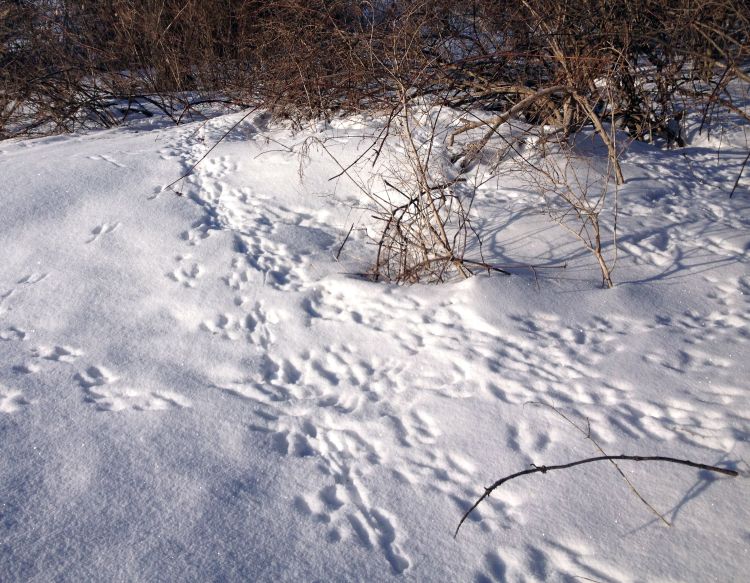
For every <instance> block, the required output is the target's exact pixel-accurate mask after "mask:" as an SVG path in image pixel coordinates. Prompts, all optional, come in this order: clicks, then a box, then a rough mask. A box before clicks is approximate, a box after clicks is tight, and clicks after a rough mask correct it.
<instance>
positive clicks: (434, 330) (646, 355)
mask: <svg viewBox="0 0 750 583" xmlns="http://www.w3.org/2000/svg"><path fill="white" fill-rule="evenodd" d="M237 119H238V118H237V117H233V116H227V117H220V118H216V119H214V120H212V121H211V122H209V123H207V124H205V125H199V124H192V125H188V126H184V127H180V128H167V129H156V128H155V129H152V130H148V129H147V128H142V129H141V130H140V131H135V129H130V130H127V129H122V130H113V131H105V132H100V133H95V134H91V135H88V136H79V137H66V138H49V139H43V140H34V141H29V142H21V143H15V144H9V143H4V144H1V145H0V177H2V182H1V183H0V205H1V207H0V208H2V212H0V459H2V464H0V579H1V580H3V581H29V580H40V581H44V580H66V581H82V580H98V581H141V580H142V581H153V580H226V581H249V580H256V581H279V580H283V581H298V580H302V581H314V580H326V581H328V580H337V581H345V580H359V581H386V580H399V579H403V580H419V581H575V580H580V579H577V578H588V579H593V580H597V581H702V580H706V581H708V580H716V581H731V580H736V581H739V580H742V579H743V576H744V574H745V573H746V572H747V570H748V567H750V556H749V554H748V548H749V544H750V527H748V525H750V509H749V508H748V505H747V500H748V498H749V495H750V488H748V480H747V476H748V474H747V472H748V466H747V463H746V461H745V460H747V459H748V454H749V453H750V450H749V449H748V437H749V436H750V398H749V391H748V381H747V379H748V378H750V366H749V365H748V362H750V358H748V357H750V350H749V342H750V329H749V328H748V324H749V320H750V316H749V315H748V314H750V310H749V309H748V308H750V274H749V273H748V270H747V265H748V261H747V251H748V242H749V241H750V237H748V233H749V232H750V231H749V230H748V226H750V225H748V222H750V215H749V214H748V210H749V208H748V207H749V205H748V202H747V192H746V188H745V190H744V191H738V193H737V194H735V198H734V199H732V200H731V201H730V200H728V199H727V196H726V192H723V191H722V190H721V189H722V188H724V187H725V186H726V184H727V182H728V181H730V178H729V177H730V176H731V173H730V170H731V168H730V169H727V168H726V167H724V166H722V167H715V166H712V162H711V161H710V160H711V159H710V158H709V157H708V156H709V153H708V150H706V151H703V150H701V149H699V148H695V149H694V150H691V151H688V152H686V154H687V155H688V158H685V157H683V156H682V153H674V152H666V153H658V152H654V151H653V150H650V149H643V150H637V149H635V150H633V152H632V153H631V154H630V155H629V159H628V161H627V163H626V166H625V169H626V173H629V178H630V180H629V183H628V186H627V187H626V189H625V191H624V192H623V193H622V196H623V199H624V201H625V202H624V204H623V208H624V209H625V211H624V215H623V219H622V221H623V226H622V228H623V233H625V234H624V236H623V240H622V243H623V244H622V249H623V253H624V254H625V257H624V258H623V259H622V262H621V265H620V267H619V268H618V269H619V271H618V272H616V278H617V279H618V281H620V282H621V283H620V285H619V286H618V287H617V288H615V289H614V290H611V291H603V290H600V289H597V288H596V286H595V283H596V270H595V269H593V270H592V269H590V268H589V265H590V263H589V262H590V260H589V259H588V258H587V257H585V255H583V254H581V253H580V252H579V250H578V249H577V248H576V247H575V246H574V245H573V244H571V243H570V241H569V240H568V239H566V238H565V234H564V233H563V232H561V231H558V230H556V229H549V228H546V227H545V228H544V230H543V232H541V233H539V232H537V233H531V232H530V231H528V230H526V229H528V228H529V227H528V225H529V224H533V225H537V226H538V224H539V223H538V219H536V218H534V219H532V221H531V223H528V224H527V223H524V221H519V222H518V223H517V224H513V225H508V226H507V228H506V229H504V230H500V231H499V232H498V233H497V236H496V238H495V239H493V240H492V241H491V243H492V244H493V245H497V249H506V250H508V253H509V257H510V258H511V259H513V258H514V255H513V253H514V245H515V246H516V252H517V254H516V255H515V258H518V257H519V256H520V254H521V251H522V250H523V248H524V246H523V245H521V246H520V247H519V245H518V242H519V241H523V240H524V238H525V239H531V238H532V237H534V238H537V239H535V241H536V240H538V238H539V237H541V238H542V240H543V242H544V246H545V248H547V249H549V250H553V251H554V253H552V251H551V253H552V255H550V256H549V257H544V259H545V260H546V259H567V260H568V261H569V262H570V267H569V269H568V270H566V271H565V272H563V273H557V272H551V273H548V274H547V275H546V276H544V277H543V278H542V279H541V281H540V282H539V289H538V290H537V288H536V285H535V281H534V278H533V276H532V274H530V273H525V272H521V273H520V274H519V275H517V276H514V277H512V278H501V277H494V278H484V277H478V278H474V279H471V280H469V281H466V282H463V283H459V284H452V285H446V286H442V287H424V286H414V287H410V288H398V287H393V286H386V285H381V284H373V283H368V282H366V281H362V280H360V279H357V278H355V277H352V276H350V275H347V274H348V273H352V272H357V271H363V270H364V269H366V267H367V263H366V261H367V258H368V253H369V252H370V250H369V249H368V248H367V247H366V245H365V244H364V243H365V241H364V239H363V236H362V235H361V234H359V233H357V232H356V231H355V233H354V237H353V239H352V240H351V241H350V242H349V243H347V246H346V248H345V252H344V254H343V256H342V262H341V263H337V262H336V261H334V260H333V255H334V254H335V253H336V251H337V249H338V247H339V245H340V242H341V240H342V239H343V237H344V236H345V235H346V232H347V229H348V227H349V224H350V222H351V221H352V220H358V221H362V220H366V216H367V214H366V213H361V212H360V213H357V212H353V211H352V210H351V209H350V206H351V204H352V203H353V201H355V200H356V192H354V191H347V187H346V185H344V184H343V183H341V184H339V185H338V186H335V185H334V183H332V182H329V181H328V178H329V177H330V176H332V175H334V174H336V173H337V171H338V170H337V167H336V166H335V165H334V164H333V163H332V162H331V161H330V159H329V158H327V157H326V156H325V155H323V154H322V153H320V152H318V151H316V150H315V149H313V150H311V152H312V153H311V154H310V158H309V160H308V161H307V163H306V168H305V180H304V181H303V182H302V183H300V182H299V180H298V178H297V171H298V166H299V160H300V158H299V148H298V149H297V151H289V150H288V149H285V148H281V147H276V146H275V144H276V143H277V142H282V143H284V144H286V145H289V144H294V143H300V142H301V141H302V139H303V137H304V136H303V137H299V136H297V137H292V136H290V135H288V134H287V133H285V132H283V131H274V132H271V131H270V130H268V128H266V127H265V126H264V123H263V118H262V117H257V118H255V119H251V120H248V121H247V122H246V123H244V124H242V125H241V126H240V128H239V130H238V132H237V133H236V134H233V135H232V136H231V137H230V138H229V139H227V140H226V141H225V142H223V143H222V144H221V145H220V146H219V147H217V148H216V150H214V151H213V152H212V153H211V154H210V155H209V156H208V157H207V158H206V160H205V161H204V162H203V163H202V164H201V165H200V166H199V167H198V168H197V171H196V173H195V174H194V176H193V177H191V178H190V179H189V180H187V181H186V182H185V184H183V185H182V187H181V192H182V193H183V194H184V196H183V197H178V196H175V195H174V194H172V193H169V192H163V193H161V194H159V192H160V190H161V187H162V186H164V185H166V184H168V183H169V182H171V181H172V180H174V179H175V178H176V177H177V176H179V175H180V173H181V172H183V171H184V170H185V169H187V168H188V167H189V166H190V165H191V164H192V163H193V162H195V161H196V160H197V159H198V158H199V157H200V156H202V155H203V154H204V153H205V152H206V150H207V149H208V147H209V146H210V145H211V144H212V143H214V141H215V140H216V139H217V138H218V136H220V135H221V133H222V132H223V130H224V129H226V128H228V127H230V126H231V125H232V124H233V123H234V122H235V121H237ZM269 132H270V133H269ZM351 133H357V131H355V130H354V129H352V130H351ZM268 136H270V137H272V138H273V140H275V141H268V140H267V139H266V138H267V137H268ZM331 147H336V148H338V150H337V151H338V152H340V153H341V154H342V155H348V156H349V157H350V158H351V159H353V158H354V157H355V156H356V150H357V148H358V147H361V143H360V142H359V141H358V140H357V139H356V138H346V137H345V136H344V135H343V133H342V135H341V137H340V138H339V139H338V140H337V142H336V144H335V145H333V146H331ZM726 155H727V156H729V158H728V159H729V160H730V161H731V160H732V158H731V153H729V154H726ZM690 157H692V158H690ZM735 157H736V156H735ZM690 159H692V160H693V162H692V163H690V164H689V163H688V161H689V160H690ZM728 164H729V163H728ZM729 166H731V164H729ZM732 168H734V169H735V170H736V164H735V166H732ZM735 175H736V174H735ZM731 182H733V178H732V179H731V181H730V184H731ZM730 188H731V186H730ZM516 200H517V199H516V197H515V196H514V193H513V189H512V188H510V187H509V188H508V189H507V190H506V191H502V192H498V191H497V190H496V189H495V190H493V191H490V190H486V191H485V192H480V193H479V196H478V199H477V203H476V209H477V213H478V214H479V217H480V218H481V217H482V210H483V208H484V209H486V212H488V211H489V209H490V208H493V209H495V211H496V208H497V205H501V206H502V204H504V202H507V203H508V206H506V207H503V208H512V206H513V204H516V203H515V202H513V201H516ZM482 205H485V206H484V207H483V206H482ZM493 205H494V206H493ZM492 216H493V217H495V216H497V215H492ZM488 224H489V223H488ZM519 249H520V250H521V251H519ZM555 253H556V255H555ZM529 401H535V402H545V403H548V404H553V405H555V406H557V407H559V408H560V410H561V411H563V412H565V414H566V415H568V416H569V417H570V418H571V419H573V420H575V421H576V422H578V423H580V424H581V425H582V426H585V424H586V421H585V419H588V420H590V424H591V432H592V436H593V437H595V439H596V440H597V442H598V443H599V444H600V445H601V446H602V447H603V448H604V449H605V450H607V451H608V452H609V453H612V454H619V453H631V454H644V455H657V454H658V455H672V456H675V457H684V458H688V459H693V460H695V461H702V462H705V463H712V464H724V465H727V466H730V467H735V468H736V469H738V470H740V471H741V472H743V474H742V475H741V476H740V477H739V478H734V479H728V478H717V477H716V476H713V475H708V474H707V473H705V472H697V471H693V470H691V469H688V468H681V467H677V466H667V467H664V466H662V465H653V464H650V465H647V464H634V463H631V464H628V463H627V462H623V463H622V464H621V465H622V467H623V469H624V471H625V472H626V473H627V475H628V476H629V478H630V479H631V480H632V481H633V483H634V484H635V485H636V487H637V488H638V489H639V491H640V492H641V494H642V495H643V496H644V497H645V498H646V499H648V500H649V502H650V503H651V504H653V505H654V506H655V507H656V508H657V509H658V510H659V511H661V512H662V513H663V514H664V515H665V517H666V518H667V519H668V520H670V521H671V522H672V523H673V524H674V527H673V528H671V529H668V528H665V527H663V526H662V525H661V524H660V521H659V519H658V518H656V517H655V516H654V515H653V514H651V513H650V512H649V511H648V510H647V509H646V508H645V506H643V505H642V504H641V503H640V502H639V501H638V500H637V499H636V498H635V497H634V496H633V495H632V494H631V492H630V491H629V489H628V487H627V485H626V484H625V483H624V482H623V481H622V480H621V478H620V477H619V476H618V475H617V473H616V472H615V470H614V469H613V468H612V467H611V466H609V465H608V464H592V465H589V466H584V467H581V468H577V469H575V470H570V471H569V472H565V473H563V472H560V473H550V474H548V475H546V476H541V475H537V476H531V477H528V478H524V479H521V480H518V481H515V482H512V483H510V484H508V485H507V486H504V487H503V488H502V489H501V490H500V491H499V492H498V493H497V494H496V495H495V496H493V497H492V498H491V499H490V500H489V501H488V502H487V503H485V504H483V505H482V506H480V507H479V508H478V509H477V511H476V512H475V513H474V514H473V515H472V516H471V518H470V519H469V521H468V522H467V524H466V525H465V526H464V527H463V529H462V531H461V534H460V536H459V538H458V540H457V541H454V540H453V538H452V533H453V530H454V529H455V527H456V525H457V523H458V520H459V518H460V516H461V514H462V513H463V511H465V510H466V509H467V508H468V507H469V505H470V504H471V503H472V502H473V500H474V499H476V497H477V496H478V495H479V494H481V492H482V487H483V486H485V485H487V484H489V483H490V482H492V481H493V480H494V479H496V478H499V477H501V476H502V475H505V474H509V473H513V472H515V471H518V470H520V469H523V468H524V467H526V466H527V464H529V463H532V462H533V463H537V464H547V465H550V464H555V463H564V462H567V461H571V460H573V459H578V458H582V457H589V456H592V455H597V454H598V452H597V450H596V449H595V448H594V446H593V444H592V443H591V441H589V440H586V439H585V438H584V437H583V436H582V435H581V434H580V433H579V432H577V430H576V429H575V428H574V427H572V426H571V425H570V424H568V423H567V422H566V421H565V420H564V419H562V418H561V417H559V416H558V415H557V414H555V413H554V411H551V410H550V409H548V408H543V407H538V406H533V405H529V404H527V403H528V402H529Z"/></svg>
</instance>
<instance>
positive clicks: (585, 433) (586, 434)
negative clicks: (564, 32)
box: [529, 401, 672, 526]
mask: <svg viewBox="0 0 750 583" xmlns="http://www.w3.org/2000/svg"><path fill="white" fill-rule="evenodd" d="M529 404H530V405H537V406H540V407H548V408H549V409H552V411H554V412H555V413H557V414H558V415H559V416H560V417H562V418H563V419H564V420H565V421H567V422H568V423H570V424H571V425H572V426H573V427H575V428H576V429H577V430H578V431H579V432H580V433H582V434H583V436H584V437H585V438H586V439H588V440H589V441H590V442H591V443H593V444H594V447H595V448H596V449H597V450H599V453H600V454H602V455H609V454H608V453H607V452H606V451H604V449H602V446H601V445H599V442H598V441H596V439H594V437H593V436H592V435H591V424H590V423H589V420H588V418H587V419H586V430H585V431H584V429H583V427H581V426H580V425H578V424H577V423H576V422H575V421H573V420H572V419H571V418H570V417H568V416H567V415H566V414H565V413H563V412H562V411H560V409H558V408H557V407H554V406H553V405H550V404H549V403H542V402H540V401H529ZM610 462H611V463H612V465H613V466H614V467H615V469H616V470H617V473H618V474H620V477H621V478H622V479H623V480H625V483H626V484H627V485H628V487H629V488H630V491H631V492H633V494H634V495H635V496H636V498H638V499H639V500H640V501H641V502H643V504H645V505H646V507H647V508H648V509H649V510H650V511H651V512H653V513H654V514H655V515H656V516H658V517H659V519H660V520H661V521H662V522H663V523H664V524H666V525H667V526H672V524H671V523H670V522H669V521H668V520H667V519H666V518H665V517H664V515H663V514H662V513H661V512H659V511H658V510H657V509H656V508H654V507H653V506H652V505H651V503H650V502H649V501H648V500H646V499H645V498H644V497H643V495H642V494H641V493H640V492H639V491H638V489H637V488H636V487H635V486H634V485H633V482H631V481H630V479H629V478H628V477H627V476H626V475H625V472H623V471H622V470H621V469H620V466H618V465H617V462H615V461H613V460H610Z"/></svg>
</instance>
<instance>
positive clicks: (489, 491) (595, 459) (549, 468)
mask: <svg viewBox="0 0 750 583" xmlns="http://www.w3.org/2000/svg"><path fill="white" fill-rule="evenodd" d="M612 460H630V461H634V462H670V463H673V464H682V465H684V466H690V467H692V468H698V469H700V470H707V471H709V472H717V473H719V474H724V475H726V476H732V477H733V478H734V477H736V476H738V475H739V474H738V473H737V472H736V471H734V470H729V469H727V468H718V467H716V466H708V465H706V464H699V463H697V462H691V461H689V460H680V459H676V458H672V457H664V456H658V455H656V456H638V455H603V456H599V457H592V458H587V459H585V460H578V461H575V462H570V463H568V464H562V465H557V466H533V467H532V468H531V469H528V470H523V471H522V472H516V473H515V474H511V475H510V476H505V477H504V478H500V479H499V480H498V481H497V482H495V483H494V484H492V485H491V486H490V487H488V488H485V490H484V494H482V496H481V497H480V498H479V499H478V500H477V501H476V502H474V505H473V506H472V507H471V508H469V510H467V511H466V514H464V515H463V516H462V517H461V521H460V522H459V523H458V526H457V527H456V532H455V533H453V538H456V537H457V536H458V531H459V530H460V529H461V525H462V524H463V523H464V521H465V520H466V519H467V518H468V517H469V515H470V514H471V513H472V512H473V511H474V509H475V508H476V507H477V506H479V505H480V504H481V503H482V502H483V501H484V500H485V499H486V498H488V497H489V495H490V494H492V492H493V491H495V490H496V489H497V488H499V487H500V486H502V485H503V484H504V483H505V482H509V481H511V480H513V479H515V478H519V477H521V476H526V475H528V474H536V473H537V472H541V473H542V474H546V473H547V472H549V471H552V470H564V469H567V468H572V467H574V466H580V465H583V464H589V463H592V462H601V461H612Z"/></svg>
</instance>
